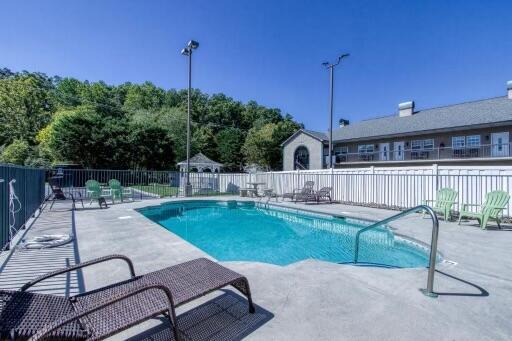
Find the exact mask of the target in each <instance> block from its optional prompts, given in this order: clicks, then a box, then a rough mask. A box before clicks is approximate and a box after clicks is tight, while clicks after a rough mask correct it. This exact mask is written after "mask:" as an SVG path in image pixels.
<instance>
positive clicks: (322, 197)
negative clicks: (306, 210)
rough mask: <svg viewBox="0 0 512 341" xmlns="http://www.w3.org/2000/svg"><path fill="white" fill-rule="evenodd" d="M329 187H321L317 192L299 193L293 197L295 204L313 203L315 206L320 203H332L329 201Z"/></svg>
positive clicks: (330, 189)
mask: <svg viewBox="0 0 512 341" xmlns="http://www.w3.org/2000/svg"><path fill="white" fill-rule="evenodd" d="M331 191H332V188H331V187H322V188H320V189H319V190H318V191H310V192H308V193H299V194H297V195H296V196H295V202H297V201H304V202H308V201H313V202H316V203H317V204H318V203H320V201H329V203H332V199H331Z"/></svg>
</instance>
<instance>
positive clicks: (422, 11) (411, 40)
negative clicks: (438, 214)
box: [0, 0, 512, 131]
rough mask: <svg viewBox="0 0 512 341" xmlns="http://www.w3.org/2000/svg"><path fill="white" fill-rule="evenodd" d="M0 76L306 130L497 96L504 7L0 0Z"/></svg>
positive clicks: (508, 10) (509, 71) (506, 17)
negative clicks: (128, 87)
mask: <svg viewBox="0 0 512 341" xmlns="http://www.w3.org/2000/svg"><path fill="white" fill-rule="evenodd" d="M1 8H2V12H3V14H2V20H1V21H0V67H9V68H11V69H13V70H16V71H19V70H23V69H26V70H29V71H42V72H45V73H47V74H49V75H61V76H71V77H76V78H79V79H82V80H83V79H88V80H91V81H97V80H104V81H106V82H107V83H110V84H119V83H123V82H125V81H131V82H143V81H145V80H149V81H151V82H153V83H155V84H156V85H158V86H161V87H164V88H184V87H185V86H186V76H187V74H186V61H185V58H184V57H182V56H181V55H180V54H179V50H180V49H181V48H182V47H183V45H184V44H185V43H186V42H187V41H188V40H189V39H190V38H193V39H196V40H198V41H199V42H200V44H201V45H200V47H199V50H198V51H197V53H196V54H195V56H194V78H193V86H194V87H197V88H200V89H201V90H203V91H205V92H207V93H216V92H223V93H225V94H227V95H229V96H231V97H233V98H235V99H238V100H241V101H244V102H245V101H247V100H250V99H254V100H256V101H257V102H259V103H261V104H263V105H267V106H273V107H278V108H281V109H282V110H283V112H285V113H290V114H292V115H293V116H294V117H295V118H296V119H297V120H298V121H301V122H303V123H304V124H305V125H306V127H307V128H309V129H315V130H322V131H325V130H326V129H327V127H328V84H329V83H328V73H327V71H325V70H324V69H323V68H322V67H321V65H320V64H321V62H323V61H325V60H331V61H332V60H335V58H336V56H337V55H338V54H339V53H340V52H350V53H351V56H350V57H349V59H346V60H345V61H344V63H343V65H342V66H341V67H339V68H338V69H337V70H336V85H335V119H336V120H337V119H338V118H340V117H343V118H347V119H350V120H351V121H358V120H362V119H366V118H371V117H375V116H382V115H388V114H392V113H394V112H395V111H396V109H397V105H398V103H399V102H401V101H406V100H411V99H412V100H415V101H416V106H417V108H419V109H421V108H429V107H435V106H440V105H445V104H451V103H457V102H462V101H467V100H474V99H481V98H486V97H494V96H501V95H504V94H505V87H506V86H505V83H506V81H507V80H512V27H511V24H510V20H511V18H512V1H471V0H466V1H434V0H432V1H392V0H391V1H390V0H388V1H341V0H339V1H298V0H295V1H278V0H274V1H271V0H263V1H257V0H253V1H248V0H234V1H219V0H216V1H163V0H162V1H156V0H154V1H127V0H124V1H108V0H103V1H101V0H92V1H91V0H88V1H85V0H84V1H78V0H76V1H69V0H66V1H56V0H55V1H50V0H48V1H14V0H13V1H11V0H8V1H5V0H4V1H2V6H1Z"/></svg>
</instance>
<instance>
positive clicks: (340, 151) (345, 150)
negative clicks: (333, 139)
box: [334, 146, 348, 155]
mask: <svg viewBox="0 0 512 341" xmlns="http://www.w3.org/2000/svg"><path fill="white" fill-rule="evenodd" d="M341 154H348V147H347V146H343V147H336V148H334V155H341Z"/></svg>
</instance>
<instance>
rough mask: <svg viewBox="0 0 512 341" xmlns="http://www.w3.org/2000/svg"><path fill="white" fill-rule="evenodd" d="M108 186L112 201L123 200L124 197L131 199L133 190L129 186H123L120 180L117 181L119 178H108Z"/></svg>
mask: <svg viewBox="0 0 512 341" xmlns="http://www.w3.org/2000/svg"><path fill="white" fill-rule="evenodd" d="M108 186H109V187H110V191H111V193H112V202H113V201H114V200H115V199H120V200H121V202H123V201H124V199H125V198H131V199H132V200H133V190H132V189H131V188H124V187H123V186H121V182H119V180H116V179H110V181H109V182H108Z"/></svg>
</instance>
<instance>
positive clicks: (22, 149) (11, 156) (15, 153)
mask: <svg viewBox="0 0 512 341" xmlns="http://www.w3.org/2000/svg"><path fill="white" fill-rule="evenodd" d="M29 155H30V146H29V145H28V143H27V142H26V141H24V140H14V141H13V142H12V143H11V144H10V145H8V146H7V147H5V148H4V149H3V151H2V154H1V155H0V161H1V162H3V163H14V164H17V165H23V164H25V160H27V158H28V157H29Z"/></svg>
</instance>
